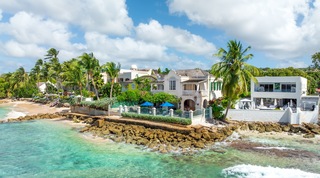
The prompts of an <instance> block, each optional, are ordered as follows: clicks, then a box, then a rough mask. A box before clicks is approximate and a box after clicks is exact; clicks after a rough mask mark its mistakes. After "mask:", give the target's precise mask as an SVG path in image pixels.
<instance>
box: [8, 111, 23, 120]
mask: <svg viewBox="0 0 320 178" xmlns="http://www.w3.org/2000/svg"><path fill="white" fill-rule="evenodd" d="M20 116H26V114H25V113H23V112H18V111H15V110H11V111H10V112H9V113H8V114H7V115H6V117H5V119H9V118H18V117H20Z"/></svg>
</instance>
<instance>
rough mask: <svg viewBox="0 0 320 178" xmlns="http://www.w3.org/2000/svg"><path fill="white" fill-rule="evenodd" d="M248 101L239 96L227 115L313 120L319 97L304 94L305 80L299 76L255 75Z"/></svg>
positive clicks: (284, 120)
mask: <svg viewBox="0 0 320 178" xmlns="http://www.w3.org/2000/svg"><path fill="white" fill-rule="evenodd" d="M256 79H257V82H256V83H255V82H254V81H253V80H252V81H251V100H250V99H242V100H240V101H239V103H238V104H239V107H237V108H236V109H231V110H230V111H229V114H228V118H229V119H231V120H241V121H262V122H282V123H291V124H301V123H303V122H305V123H317V122H318V117H319V96H318V95H312V96H310V95H307V82H308V81H307V79H306V78H304V77H299V76H282V77H256Z"/></svg>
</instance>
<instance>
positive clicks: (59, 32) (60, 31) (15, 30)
mask: <svg viewBox="0 0 320 178" xmlns="http://www.w3.org/2000/svg"><path fill="white" fill-rule="evenodd" d="M0 28H1V29H2V30H0V33H1V32H2V33H5V34H8V35H11V36H12V37H13V38H15V40H16V41H17V42H19V43H22V44H38V45H48V46H51V47H58V46H59V47H62V48H70V46H71V44H70V43H69V39H70V38H71V33H70V32H68V30H67V26H66V25H65V24H63V23H59V22H57V21H52V20H46V19H43V18H41V17H39V16H36V15H33V14H30V13H26V12H18V13H17V14H15V15H14V16H13V17H11V18H10V20H9V22H8V23H1V24H0Z"/></svg>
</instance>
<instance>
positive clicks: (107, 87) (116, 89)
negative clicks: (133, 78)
mask: <svg viewBox="0 0 320 178" xmlns="http://www.w3.org/2000/svg"><path fill="white" fill-rule="evenodd" d="M111 85H112V84H111V82H110V83H106V84H104V85H103V86H102V87H101V89H100V92H99V93H100V94H102V97H109V98H110V92H111ZM121 89H122V87H121V85H120V83H114V85H113V90H112V97H116V96H118V95H120V94H121Z"/></svg>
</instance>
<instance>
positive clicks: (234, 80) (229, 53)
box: [211, 40, 259, 120]
mask: <svg viewBox="0 0 320 178" xmlns="http://www.w3.org/2000/svg"><path fill="white" fill-rule="evenodd" d="M250 49H251V47H250V46H249V47H247V48H245V49H243V47H242V44H241V43H240V42H238V41H236V40H231V41H229V42H228V45H227V50H225V49H223V48H220V49H219V50H218V53H217V54H215V55H216V56H217V57H219V58H220V59H221V61H220V62H218V63H216V64H214V65H213V66H212V68H211V74H212V75H213V76H215V77H216V79H218V78H223V84H222V94H223V96H224V97H226V98H227V100H228V103H227V107H226V112H225V115H224V118H223V120H225V119H226V117H227V115H228V111H229V109H230V108H231V105H232V104H233V103H234V102H235V101H236V100H237V99H239V96H240V94H242V93H245V92H247V91H248V81H250V79H253V80H255V78H254V76H258V75H259V69H258V68H256V67H254V66H252V65H249V64H247V63H246V62H247V61H248V60H249V59H251V58H252V57H253V54H246V53H247V52H248V51H249V50H250Z"/></svg>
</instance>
